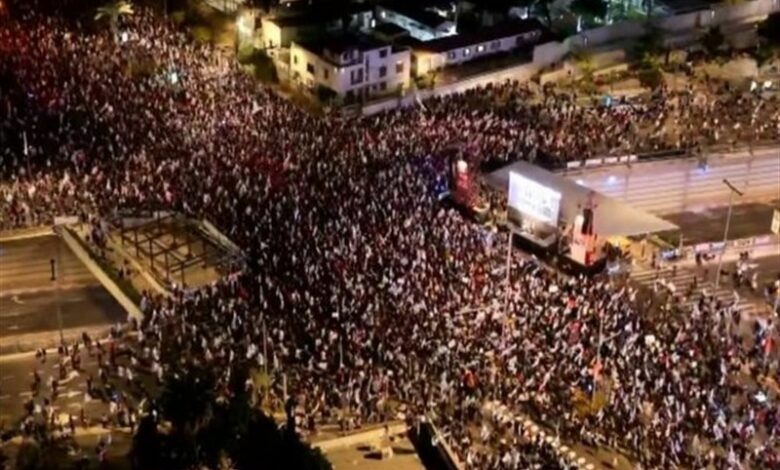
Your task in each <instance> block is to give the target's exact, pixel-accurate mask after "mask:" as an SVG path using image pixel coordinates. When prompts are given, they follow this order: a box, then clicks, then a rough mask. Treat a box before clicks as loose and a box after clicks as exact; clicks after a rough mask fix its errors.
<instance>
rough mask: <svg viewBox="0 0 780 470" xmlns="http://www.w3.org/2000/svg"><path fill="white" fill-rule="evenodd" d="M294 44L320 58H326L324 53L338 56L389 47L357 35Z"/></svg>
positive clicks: (365, 36)
mask: <svg viewBox="0 0 780 470" xmlns="http://www.w3.org/2000/svg"><path fill="white" fill-rule="evenodd" d="M296 44H297V45H299V46H300V47H302V48H304V49H306V50H307V51H309V52H312V53H314V54H317V55H318V56H320V57H322V58H326V57H325V54H324V53H325V52H326V51H327V52H329V53H330V54H333V55H336V56H339V55H341V54H342V53H344V52H346V51H349V50H354V49H357V50H359V51H361V52H366V51H370V50H374V49H378V48H380V47H390V44H389V43H387V42H385V41H380V40H378V39H376V38H372V37H370V36H367V35H365V34H357V33H355V34H344V35H339V36H330V37H327V38H325V39H322V40H318V41H302V42H296ZM396 51H397V48H393V52H396ZM334 65H338V64H334Z"/></svg>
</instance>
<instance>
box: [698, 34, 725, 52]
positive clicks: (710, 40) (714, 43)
mask: <svg viewBox="0 0 780 470" xmlns="http://www.w3.org/2000/svg"><path fill="white" fill-rule="evenodd" d="M725 42H726V38H725V37H724V36H723V33H722V32H721V30H720V28H718V27H712V28H709V29H708V30H707V32H706V33H704V35H703V36H702V37H701V45H702V47H703V48H704V50H705V51H707V54H708V55H709V56H711V57H713V56H715V55H716V54H717V53H718V51H719V50H720V48H721V47H723V44H724V43H725Z"/></svg>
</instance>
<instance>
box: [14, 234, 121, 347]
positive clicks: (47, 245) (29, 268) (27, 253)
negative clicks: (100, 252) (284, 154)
mask: <svg viewBox="0 0 780 470" xmlns="http://www.w3.org/2000/svg"><path fill="white" fill-rule="evenodd" d="M52 259H54V260H57V259H59V260H60V261H59V264H60V267H59V273H58V276H59V282H56V281H52V280H51V261H50V260H52ZM55 264H56V261H55ZM55 270H56V269H55ZM58 306H59V308H60V309H61V312H62V327H63V328H65V329H68V328H81V327H86V326H99V325H109V324H113V323H116V322H119V321H123V320H124V319H125V318H126V316H127V314H126V313H125V311H124V309H122V307H121V306H120V305H119V304H118V303H116V301H115V300H114V299H113V297H111V295H110V294H109V293H108V291H106V290H105V289H104V288H103V286H102V285H101V284H100V282H98V280H97V279H96V278H95V277H94V276H93V275H92V273H90V272H89V270H88V269H87V268H86V267H85V266H84V265H83V264H82V263H81V262H80V261H79V260H78V258H76V256H75V255H73V253H72V252H71V251H70V250H69V249H68V247H67V245H65V244H64V243H63V242H61V241H60V240H59V239H58V238H57V237H54V236H44V237H37V238H31V239H26V240H19V241H13V242H7V243H0V338H7V337H9V336H12V335H20V334H28V333H41V332H48V331H55V330H58V329H59V320H58V316H57V308H58Z"/></svg>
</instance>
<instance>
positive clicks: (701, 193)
mask: <svg viewBox="0 0 780 470" xmlns="http://www.w3.org/2000/svg"><path fill="white" fill-rule="evenodd" d="M700 163H701V162H700V161H699V160H698V159H697V158H688V159H684V160H671V161H655V162H636V163H633V164H631V166H624V165H620V166H611V167H599V168H592V169H584V170H577V171H574V172H572V171H569V172H567V174H566V176H567V178H569V179H571V180H574V181H576V182H577V183H579V184H582V185H584V186H587V187H589V188H592V189H594V190H596V191H599V192H601V193H603V194H606V195H608V196H612V197H615V198H617V199H620V200H622V201H624V202H627V203H629V204H631V205H632V206H634V207H637V208H640V209H643V210H646V211H648V212H651V213H655V214H670V213H676V212H683V211H686V210H691V209H695V208H697V207H700V206H704V205H712V204H725V203H726V202H727V201H728V196H729V193H728V190H726V189H725V187H724V185H723V179H724V178H727V179H728V180H729V181H731V182H732V183H733V184H734V185H735V186H737V187H738V188H740V189H741V190H743V191H744V193H745V197H744V198H742V199H743V200H744V201H749V200H768V199H777V198H778V197H780V186H778V182H779V181H780V148H768V149H762V150H756V151H754V152H753V155H751V154H750V153H749V152H739V153H731V154H713V155H709V156H708V157H707V166H706V167H704V166H703V165H701V164H700Z"/></svg>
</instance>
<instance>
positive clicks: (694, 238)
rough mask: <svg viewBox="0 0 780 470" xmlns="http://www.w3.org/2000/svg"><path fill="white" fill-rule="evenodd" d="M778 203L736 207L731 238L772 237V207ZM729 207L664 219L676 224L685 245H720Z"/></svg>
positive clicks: (675, 215)
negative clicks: (716, 243)
mask: <svg viewBox="0 0 780 470" xmlns="http://www.w3.org/2000/svg"><path fill="white" fill-rule="evenodd" d="M774 207H777V202H776V201H775V202H773V203H760V202H752V203H748V204H736V205H734V208H733V211H732V214H731V224H730V225H729V239H730V240H734V239H741V238H749V237H756V236H761V235H769V234H771V232H770V230H769V228H770V223H771V221H772V211H773V208H774ZM727 214H728V206H723V205H722V206H718V207H710V208H706V209H703V210H699V211H687V212H680V213H677V214H668V215H665V216H664V218H665V219H667V220H669V221H670V222H673V223H675V224H677V225H678V226H679V227H680V230H681V231H682V233H683V235H684V236H685V243H686V244H696V243H707V242H719V241H722V240H723V230H724V229H725V227H726V217H727Z"/></svg>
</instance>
